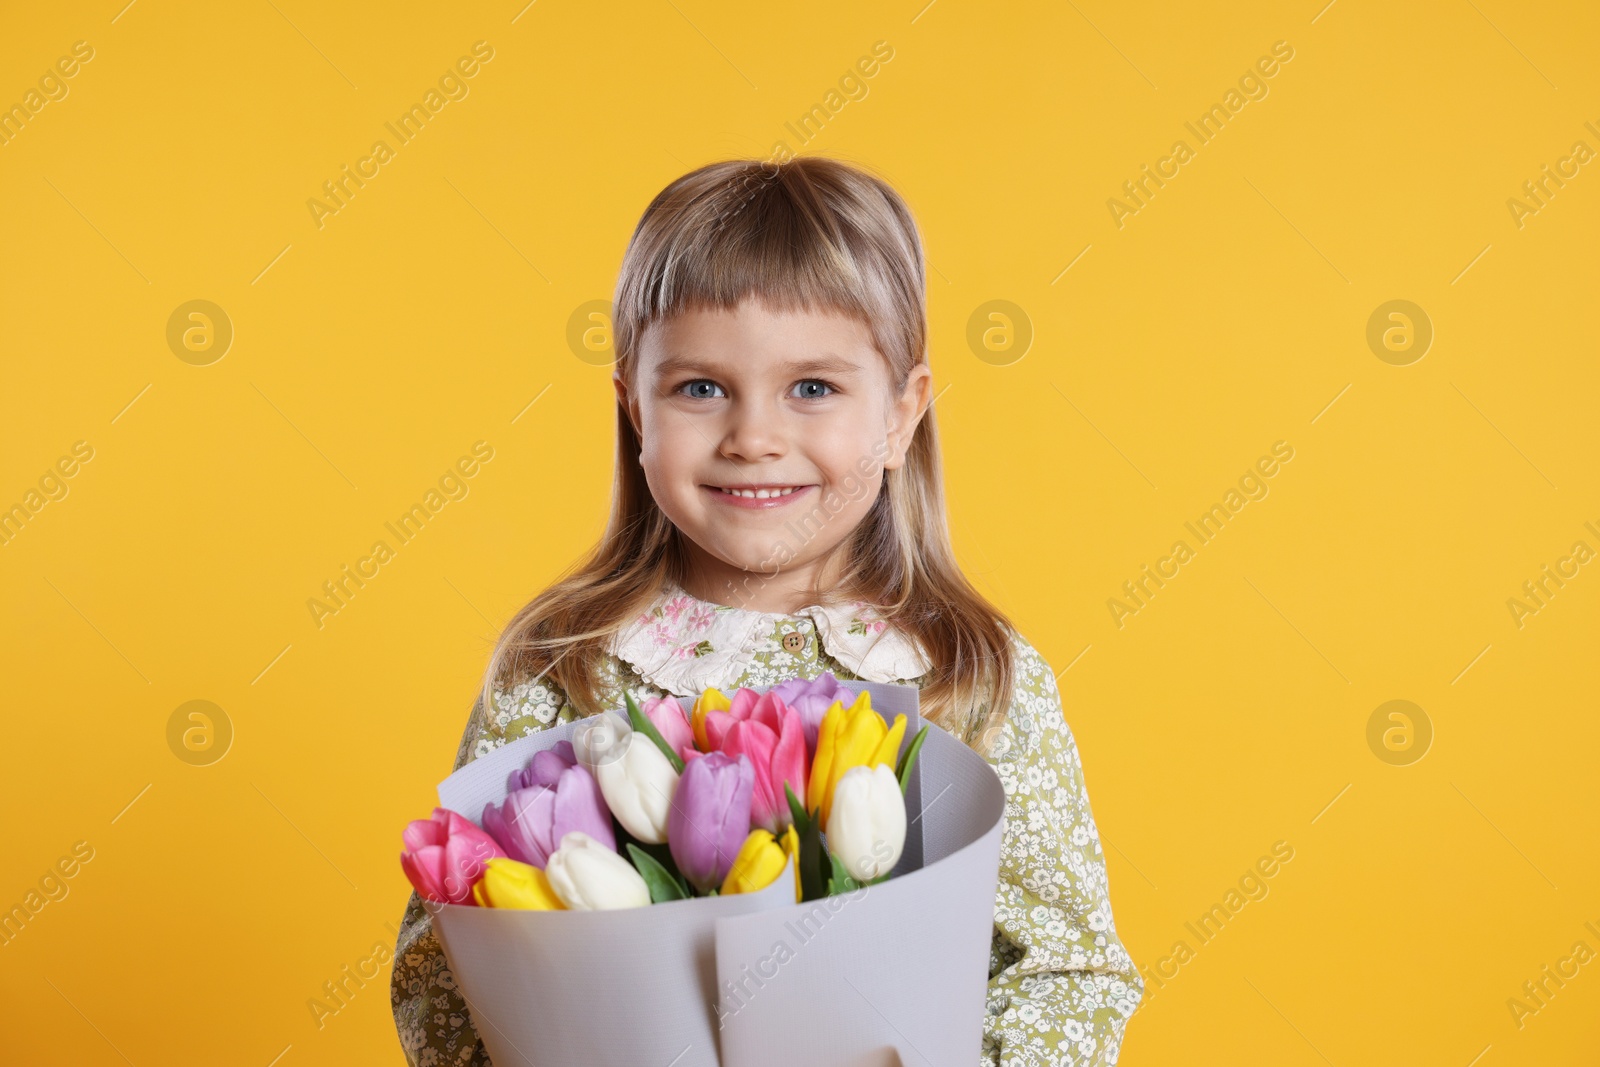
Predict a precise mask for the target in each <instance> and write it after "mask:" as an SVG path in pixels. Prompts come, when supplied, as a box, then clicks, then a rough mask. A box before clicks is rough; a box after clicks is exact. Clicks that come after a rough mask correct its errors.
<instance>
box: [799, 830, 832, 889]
mask: <svg viewBox="0 0 1600 1067" xmlns="http://www.w3.org/2000/svg"><path fill="white" fill-rule="evenodd" d="M796 862H797V863H798V864H799V865H800V899H801V900H802V901H805V900H820V899H821V898H823V897H825V896H827V895H828V883H827V879H826V877H825V876H824V875H823V859H822V831H821V830H819V829H817V824H816V821H815V820H812V819H808V820H807V821H806V827H805V830H804V831H803V832H801V833H800V854H799V856H797V857H796Z"/></svg>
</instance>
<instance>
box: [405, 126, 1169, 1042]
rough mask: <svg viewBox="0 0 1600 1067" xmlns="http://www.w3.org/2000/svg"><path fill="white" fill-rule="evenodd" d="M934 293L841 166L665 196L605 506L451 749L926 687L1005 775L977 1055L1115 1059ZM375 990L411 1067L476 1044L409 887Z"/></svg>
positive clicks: (768, 172)
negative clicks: (653, 710)
mask: <svg viewBox="0 0 1600 1067" xmlns="http://www.w3.org/2000/svg"><path fill="white" fill-rule="evenodd" d="M923 284H924V282H923V261H922V247H921V241H920V238H919V237H918V234H917V230H916V225H915V223H914V222H913V220H912V217H911V213H910V211H909V210H908V209H907V207H906V205H905V203H904V201H902V200H901V198H900V197H899V196H898V195H897V194H896V193H895V192H894V190H893V189H891V188H890V187H889V186H888V185H886V184H885V183H884V182H882V181H880V180H878V179H877V178H874V177H872V176H870V175H868V174H866V173H864V172H862V171H860V170H858V169H855V168H853V167H850V166H848V165H846V164H843V163H840V162H837V161H833V160H829V159H823V158H815V157H809V158H801V159H795V160H792V161H789V162H786V163H783V164H776V165H775V164H762V163H757V162H754V161H730V162H724V163H716V164H712V165H710V166H706V167H702V168H701V169H699V170H697V171H694V172H693V173H691V174H688V175H685V176H684V177H682V178H679V179H678V180H677V181H675V182H673V183H672V184H671V185H669V186H667V188H666V189H664V190H663V191H662V192H661V193H660V195H658V196H657V197H656V198H655V200H654V201H653V202H652V203H651V204H650V206H649V208H647V209H646V211H645V213H644V216H643V218H641V219H640V221H639V225H638V228H637V229H636V230H635V232H634V235H633V239H632V241H631V242H630V244H629V247H628V251H627V255H626V257H625V259H624V261H623V265H622V272H621V277H620V279H619V280H618V283H617V296H616V308H615V322H614V337H615V344H616V354H617V362H616V372H615V376H614V380H615V386H616V393H617V458H616V464H617V466H616V480H615V484H614V489H613V498H612V507H611V518H610V522H609V524H608V526H607V527H606V531H605V534H604V536H603V537H602V539H601V541H600V544H599V545H598V546H597V547H596V548H595V549H594V551H593V553H592V554H591V555H590V556H589V558H588V559H587V560H585V561H584V562H583V563H582V564H581V565H580V566H579V567H578V568H577V569H576V570H575V571H574V572H573V573H572V574H571V575H570V576H569V577H567V578H565V579H563V580H562V581H560V582H558V583H557V584H556V585H555V586H553V587H552V588H550V589H549V590H547V591H546V592H544V593H543V594H541V595H540V596H538V597H537V598H535V599H534V600H533V602H532V603H530V604H528V605H527V606H526V607H525V608H523V609H522V611H521V612H520V613H518V615H517V616H516V618H514V619H513V620H512V621H511V623H510V625H509V626H507V628H506V631H505V633H504V634H503V635H502V636H501V638H500V641H499V644H498V646H497V647H496V649H495V652H494V656H493V658H492V660H491V662H490V664H489V669H488V671H487V674H486V677H485V682H484V697H483V699H481V700H480V701H479V703H478V705H477V706H476V707H475V708H474V709H473V712H472V715H471V717H470V719H469V721H468V723H467V727H466V732H465V734H464V735H463V736H462V739H461V746H460V749H459V751H458V752H457V753H456V766H457V767H460V766H461V765H462V764H464V763H466V762H468V761H469V760H472V759H475V758H477V757H478V756H481V755H483V754H484V753H486V752H489V751H491V750H493V749H495V748H496V747H498V746H500V745H503V744H505V743H507V742H508V741H512V740H514V739H516V738H518V737H521V736H523V735H524V734H526V733H528V732H529V731H533V730H540V729H543V728H545V727H547V726H549V725H550V724H552V723H556V722H565V721H567V720H570V719H572V718H574V717H577V716H582V715H591V714H594V713H596V712H598V711H601V710H603V709H606V708H616V707H620V706H621V705H622V692H623V690H624V689H626V690H627V691H628V692H630V693H632V694H633V695H634V696H635V697H636V698H637V699H638V700H639V701H640V703H641V704H642V703H643V702H644V700H645V699H647V698H649V697H653V696H662V695H666V694H673V695H676V696H679V697H683V698H687V700H688V701H692V700H693V698H694V697H695V696H696V695H698V694H699V693H700V692H701V691H702V690H704V689H706V688H708V687H712V686H715V687H716V688H719V689H721V690H723V691H724V692H731V691H732V690H734V689H736V688H737V687H739V686H763V685H771V684H775V683H777V682H780V681H782V680H784V679H787V678H791V677H795V676H801V677H805V678H816V677H817V676H818V675H821V674H823V673H824V672H828V673H830V674H831V675H832V676H833V677H834V678H836V679H839V680H840V682H841V684H842V685H843V686H844V687H846V688H848V686H849V684H850V681H851V680H853V679H866V680H868V681H876V682H893V683H900V684H912V685H916V686H919V687H920V688H921V691H922V700H921V704H922V714H923V716H924V717H925V718H927V719H929V720H931V721H932V722H934V723H936V724H937V725H938V726H940V727H943V728H944V729H945V730H947V731H949V732H950V733H952V734H953V735H955V736H956V737H958V738H960V739H962V740H963V741H965V742H966V743H968V744H969V745H972V746H973V747H974V748H976V749H977V750H978V751H980V752H981V753H983V754H984V756H985V758H986V759H988V760H989V761H990V762H991V763H992V764H993V765H994V767H995V770H996V771H997V772H998V773H999V775H1000V778H1001V780H1002V781H1003V782H1004V784H1005V791H1006V797H1007V802H1006V817H1005V831H1004V837H1003V840H1002V846H1001V858H1000V881H999V885H998V886H997V887H996V890H995V913H994V924H995V931H994V942H993V951H992V953H991V957H990V965H989V999H988V1014H987V1018H986V1022H985V1025H984V1036H983V1043H982V1050H981V1060H980V1062H982V1063H985V1064H990V1065H996V1067H1012V1065H1019V1067H1020V1065H1023V1064H1027V1065H1035V1064H1040V1065H1042V1064H1062V1065H1065V1064H1079V1063H1083V1064H1089V1063H1095V1064H1106V1063H1115V1062H1116V1060H1117V1051H1118V1048H1119V1046H1120V1043H1121V1038H1122V1030H1123V1025H1124V1023H1125V1022H1126V1020H1127V1018H1128V1016H1130V1015H1131V1014H1132V1013H1133V1010H1134V1007H1135V1005H1136V1004H1137V1003H1138V1000H1139V997H1140V995H1141V993H1142V992H1143V983H1142V981H1141V980H1140V978H1139V976H1138V974H1137V972H1136V971H1135V969H1134V966H1133V963H1132V962H1131V961H1130V960H1129V958H1128V954H1127V952H1126V951H1125V950H1124V949H1123V947H1122V945H1121V943H1120V942H1119V941H1118V940H1117V934H1116V929H1115V926H1114V924H1113V923H1112V919H1111V901H1110V898H1109V896H1108V891H1107V885H1106V870H1105V858H1104V854H1103V853H1102V851H1101V848H1100V838H1099V835H1098V833H1097V831H1096V829H1095V823H1094V818H1093V816H1092V815H1091V813H1090V809H1089V798H1088V795H1087V793H1086V792H1085V789H1084V780H1083V770H1082V766H1081V764H1080V762H1079V759H1078V751H1077V748H1076V746H1075V745H1074V743H1073V738H1072V733H1071V731H1070V730H1069V729H1068V727H1067V724H1066V722H1065V721H1064V720H1063V718H1062V711H1061V700H1060V697H1059V695H1058V694H1057V691H1056V685H1055V678H1054V676H1053V674H1052V673H1051V670H1050V668H1049V666H1048V665H1046V663H1045V661H1044V659H1043V658H1042V657H1040V655H1039V654H1038V653H1037V652H1035V651H1034V649H1033V648H1032V646H1030V645H1029V644H1028V643H1027V642H1026V641H1025V640H1023V638H1022V637H1021V636H1020V635H1018V634H1017V633H1016V632H1015V631H1014V630H1012V629H1011V627H1010V625H1009V623H1008V622H1007V621H1006V619H1005V617H1004V616H1003V615H1001V613H1000V612H999V610H998V609H996V608H995V607H994V606H993V605H991V604H990V603H989V602H988V601H986V600H985V599H984V598H983V597H982V596H981V595H980V594H979V593H978V592H977V591H976V590H975V589H974V588H973V587H972V585H971V584H970V583H969V582H968V581H967V579H966V578H965V577H964V576H963V575H962V573H961V571H960V569H959V567H958V566H957V564H956V561H955V556H954V553H953V552H952V550H951V547H950V538H949V533H948V531H947V529H946V525H945V512H944V500H943V496H942V490H941V486H940V473H939V448H938V438H937V435H936V433H935V430H934V418H933V411H932V409H931V407H930V398H931V397H932V395H933V391H932V385H931V372H930V370H929V367H928V361H927V319H926V312H925V308H924V292H923ZM822 685H823V688H826V686H827V683H826V680H824V681H823V683H822ZM392 996H393V1002H394V1014H395V1022H396V1025H397V1026H398V1028H399V1031H400V1040H401V1044H402V1045H403V1046H404V1048H405V1050H406V1054H407V1056H408V1058H409V1060H410V1062H411V1063H412V1064H413V1065H420V1067H433V1065H444V1064H456V1065H460V1064H487V1063H488V1062H489V1058H488V1056H487V1054H486V1053H485V1051H484V1048H483V1045H482V1043H481V1042H480V1041H479V1040H478V1036H477V1032H476V1031H475V1029H474V1020H473V1017H472V1012H471V1008H470V1005H468V1004H466V1003H464V1002H463V1000H462V997H461V994H460V992H459V991H458V990H457V987H456V984H455V981H454V979H453V977H452V976H451V974H450V971H449V969H448V966H447V965H446V962H445V959H444V956H443V954H442V953H441V951H440V949H439V943H438V941H437V940H435V938H434V935H433V932H432V929H431V926H430V921H429V918H428V915H427V912H426V911H424V910H423V908H422V906H421V903H420V901H419V900H418V898H417V897H416V896H415V895H413V896H412V898H411V903H410V907H409V908H408V909H407V911H406V915H405V920H404V926H403V929H402V931H401V934H400V938H399V943H398V946H397V947H396V950H395V966H394V977H393V985H392ZM973 1052H974V1054H975V1056H976V1055H978V1054H979V1049H977V1048H974V1049H973Z"/></svg>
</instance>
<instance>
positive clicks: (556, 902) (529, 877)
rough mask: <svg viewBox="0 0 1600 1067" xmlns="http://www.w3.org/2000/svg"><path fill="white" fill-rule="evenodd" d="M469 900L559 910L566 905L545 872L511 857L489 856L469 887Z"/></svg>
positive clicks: (485, 904)
mask: <svg viewBox="0 0 1600 1067" xmlns="http://www.w3.org/2000/svg"><path fill="white" fill-rule="evenodd" d="M472 899H473V900H476V901H477V902H478V905H479V906H480V907H484V908H518V909H521V910H524V911H560V910H562V909H564V908H566V905H565V904H563V903H561V898H560V897H558V896H556V894H555V890H553V889H551V888H550V879H549V878H547V877H546V876H545V873H544V871H542V870H540V869H539V868H538V867H534V866H532V865H531V864H527V863H519V862H518V861H516V860H512V859H492V860H490V861H489V862H488V864H487V869H486V870H485V871H484V872H483V877H482V878H480V879H478V884H477V885H475V886H473V887H472Z"/></svg>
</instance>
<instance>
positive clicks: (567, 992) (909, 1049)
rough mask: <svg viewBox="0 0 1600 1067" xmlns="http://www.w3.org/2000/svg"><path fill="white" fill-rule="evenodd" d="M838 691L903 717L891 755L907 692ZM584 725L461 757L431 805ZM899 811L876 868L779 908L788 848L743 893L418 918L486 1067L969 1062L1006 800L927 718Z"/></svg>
mask: <svg viewBox="0 0 1600 1067" xmlns="http://www.w3.org/2000/svg"><path fill="white" fill-rule="evenodd" d="M848 684H849V685H850V686H851V688H852V689H856V690H865V691H869V692H870V694H871V702H872V705H873V710H874V711H875V712H876V713H877V714H879V715H881V716H883V718H884V719H885V720H888V719H890V718H892V717H894V716H896V715H899V714H903V715H905V716H906V717H907V720H908V728H907V729H906V731H905V734H904V740H903V742H902V749H904V748H905V747H907V746H909V745H910V738H911V737H912V736H913V735H914V734H915V733H916V728H917V726H918V723H917V690H916V689H915V688H912V687H908V686H891V685H880V684H876V683H868V682H851V683H848ZM585 721H586V720H578V721H575V722H570V723H563V724H559V725H557V726H555V727H552V728H551V729H548V730H544V731H540V732H537V733H534V734H530V735H528V736H525V737H522V738H520V739H518V740H516V741H514V742H512V743H510V744H508V745H505V746H504V747H502V748H499V749H496V750H495V751H493V752H490V753H488V754H486V755H484V756H482V757H480V758H479V759H477V760H474V761H473V762H472V763H469V764H467V765H466V766H465V767H463V768H461V769H460V770H459V771H457V772H456V773H454V774H452V775H451V776H450V777H449V778H448V779H446V780H445V781H444V782H442V783H441V784H440V786H439V801H440V804H441V805H442V806H443V807H444V808H447V809H450V810H451V811H454V812H480V811H483V810H484V809H485V807H486V806H489V805H499V804H502V803H503V802H504V801H505V800H506V797H507V794H508V777H513V774H514V772H516V771H517V769H518V768H519V767H521V766H523V765H525V764H527V763H528V762H529V760H530V759H531V757H533V756H534V754H535V753H538V752H542V751H546V750H551V749H554V748H555V746H557V745H559V744H561V743H562V742H570V741H571V740H572V736H573V733H574V731H575V730H578V729H579V728H580V727H582V726H583V724H584V722H585ZM543 758H546V759H548V758H549V757H543ZM700 758H709V757H700ZM905 803H906V810H907V825H906V835H905V844H904V848H903V851H902V852H901V854H900V857H899V859H898V862H897V863H896V864H895V866H894V868H893V870H892V872H891V873H890V877H888V878H887V879H886V880H881V879H880V880H875V881H873V882H871V883H870V884H866V885H862V886H861V887H859V888H856V889H853V890H852V891H849V892H845V893H843V894H841V895H834V896H826V897H823V898H821V899H814V900H808V901H805V902H804V903H796V897H797V892H796V886H797V882H796V877H795V871H794V863H795V858H794V856H793V855H790V856H789V857H788V864H789V866H788V868H787V869H786V870H785V871H784V872H783V874H782V875H780V876H778V877H777V878H776V880H774V881H772V882H771V883H770V884H768V885H766V886H765V887H764V888H761V889H758V890H756V891H754V892H743V893H730V894H727V895H716V896H709V897H693V898H690V899H683V900H668V901H665V902H662V903H657V904H654V905H653V906H650V907H628V908H622V909H620V910H603V911H575V910H538V909H533V910H522V909H518V908H501V907H476V906H472V905H470V904H465V903H463V904H451V903H435V902H432V901H430V902H428V903H427V908H428V910H429V911H430V913H432V915H433V925H434V930H435V933H436V934H437V936H438V939H439V942H440V944H441V946H442V947H443V949H444V954H445V957H446V959H447V960H448V962H449V964H450V969H451V972H452V973H453V974H454V976H455V980H456V983H457V986H458V988H459V990H460V992H461V994H462V997H463V999H464V1000H465V1002H466V1004H467V1006H468V1008H469V1010H470V1011H471V1013H472V1019H473V1022H474V1024H475V1025H476V1027H477V1031H478V1035H479V1037H480V1038H481V1039H482V1040H483V1043H484V1045H485V1047H486V1048H487V1049H488V1051H489V1054H490V1056H491V1058H492V1059H493V1061H494V1063H495V1065H496V1067H535V1065H537V1067H566V1065H574V1067H576V1065H582V1067H639V1065H651V1064H654V1065H658V1067H669V1065H670V1067H758V1065H762V1067H764V1065H767V1064H772V1063H778V1062H781V1063H813V1064H828V1065H830V1067H833V1065H840V1067H869V1065H880V1064H881V1065H884V1067H889V1065H893V1064H898V1063H905V1064H929V1065H933V1067H943V1065H945V1064H951V1065H959V1067H969V1065H970V1064H971V1063H972V1062H974V1060H975V1059H976V1058H977V1056H978V1052H979V1045H980V1042H981V1038H982V1030H983V1017H984V1002H985V994H986V990H987V975H988V963H989V950H990V939H991V936H992V932H993V914H994V913H993V908H994V892H995V882H996V878H997V874H998V868H999V855H1000V835H1001V830H1002V818H1003V814H1004V807H1005V793H1004V790H1003V789H1002V787H1001V784H1000V780H999V778H998V777H997V776H996V775H995V773H994V770H993V769H992V768H991V767H990V766H989V765H988V764H987V763H986V762H985V761H984V760H983V759H982V758H981V757H980V756H979V755H978V754H977V753H975V752H973V751H972V750H971V749H970V748H968V747H967V746H966V745H964V744H962V743H961V742H960V741H958V740H956V739H955V738H953V737H951V736H950V735H949V734H947V733H945V732H944V731H943V730H941V729H938V728H937V727H935V728H933V729H930V730H928V731H927V734H926V737H925V739H924V742H923V744H922V745H921V749H920V752H919V753H917V754H916V759H915V762H914V763H912V764H911V766H910V774H909V779H908V781H907V783H906V785H905ZM467 829H468V830H470V829H471V828H470V827H469V828H467Z"/></svg>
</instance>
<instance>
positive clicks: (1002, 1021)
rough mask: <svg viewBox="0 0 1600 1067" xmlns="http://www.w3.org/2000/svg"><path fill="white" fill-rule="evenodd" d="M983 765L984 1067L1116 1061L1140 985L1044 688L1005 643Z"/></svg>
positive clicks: (1024, 651) (1062, 723) (1068, 739)
mask: <svg viewBox="0 0 1600 1067" xmlns="http://www.w3.org/2000/svg"><path fill="white" fill-rule="evenodd" d="M1014 647H1015V649H1016V653H1017V655H1016V672H1017V682H1016V690H1015V694H1014V696H1013V698H1012V702H1011V707H1010V710H1009V711H1008V713H1007V716H1006V719H1005V722H1004V724H1003V725H1002V726H1001V727H1000V728H999V729H997V730H995V731H993V733H994V734H995V736H994V737H993V739H992V741H991V744H990V750H989V753H988V758H989V760H990V762H991V763H993V764H994V766H995V770H996V771H997V772H998V773H999V775H1000V780H1001V782H1002V783H1003V784H1004V786H1005V791H1006V809H1005V812H1006V825H1005V831H1004V833H1003V835H1002V838H1001V845H1000V884H999V888H998V890H997V891H996V895H995V935H994V945H993V952H992V954H991V957H990V966H989V1003H988V1015H987V1018H986V1019H985V1022H984V1040H983V1053H982V1060H981V1062H982V1063H983V1064H984V1067H1046V1065H1048V1067H1067V1065H1073V1067H1077V1065H1084V1067H1088V1065H1091V1064H1092V1065H1096V1067H1099V1065H1102V1064H1114V1063H1116V1062H1117V1055H1118V1051H1119V1049H1120V1048H1121V1044H1122V1033H1123V1028H1124V1026H1125V1025H1126V1024H1127V1020H1128V1017H1129V1016H1131V1015H1132V1014H1133V1010H1134V1008H1135V1007H1136V1006H1137V1005H1138V1003H1139V998H1140V996H1141V995H1142V994H1143V992H1144V982H1143V980H1142V979H1141V978H1140V977H1139V974H1138V971H1137V970H1136V968H1135V967H1134V965H1133V961H1132V960H1131V959H1130V958H1129V956H1128V953H1127V950H1126V949H1124V948H1123V947H1122V943H1121V942H1120V941H1118V940H1117V931H1116V926H1115V924H1114V923H1113V922H1112V919H1111V897H1110V892H1109V887H1108V885H1107V882H1106V865H1105V855H1104V853H1103V852H1102V851H1101V848H1100V834H1099V831H1098V829H1097V828H1096V827H1095V822H1094V816H1093V814H1091V812H1090V809H1089V795H1088V792H1087V790H1086V789H1085V788H1084V780H1083V765H1082V763H1081V762H1080V761H1079V759H1078V748H1077V745H1076V744H1075V743H1074V741H1073V738H1072V731H1071V730H1070V729H1069V728H1068V727H1067V724H1066V720H1065V719H1064V717H1063V715H1062V710H1061V697H1060V695H1059V693H1058V692H1057V690H1056V683H1055V678H1054V677H1053V676H1052V674H1051V672H1050V668H1049V667H1048V666H1047V665H1046V664H1045V662H1044V660H1043V658H1042V657H1040V655H1039V654H1038V653H1037V652H1036V651H1034V649H1033V648H1032V647H1031V646H1030V645H1028V644H1027V643H1026V642H1025V641H1023V640H1021V638H1017V639H1016V641H1015V645H1014Z"/></svg>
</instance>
